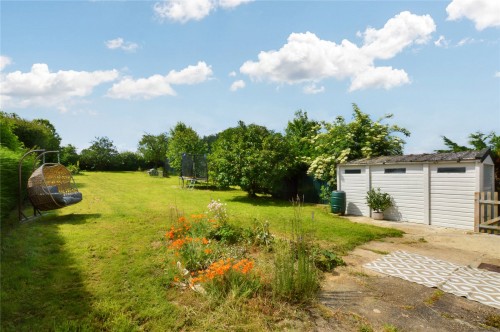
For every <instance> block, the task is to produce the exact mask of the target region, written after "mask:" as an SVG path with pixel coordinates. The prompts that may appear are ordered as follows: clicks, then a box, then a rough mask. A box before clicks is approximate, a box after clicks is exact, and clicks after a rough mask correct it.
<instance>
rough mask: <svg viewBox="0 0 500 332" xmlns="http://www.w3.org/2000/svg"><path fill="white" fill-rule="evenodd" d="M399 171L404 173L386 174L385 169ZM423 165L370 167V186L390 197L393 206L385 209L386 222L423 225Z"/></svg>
mask: <svg viewBox="0 0 500 332" xmlns="http://www.w3.org/2000/svg"><path fill="white" fill-rule="evenodd" d="M395 168H397V169H400V170H403V169H404V171H405V173H386V169H389V170H390V169H395ZM423 174H424V172H423V165H422V164H420V165H418V164H417V165H404V164H399V165H397V166H386V165H376V166H372V167H371V179H372V181H371V186H372V188H380V189H381V190H382V191H383V192H386V193H389V194H390V195H391V196H392V199H393V203H394V206H393V207H391V208H389V209H387V210H386V211H385V213H384V218H385V219H387V220H397V221H412V222H415V223H425V216H424V205H425V204H424V195H425V193H424V177H423Z"/></svg>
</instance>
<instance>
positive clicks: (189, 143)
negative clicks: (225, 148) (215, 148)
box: [167, 122, 207, 171]
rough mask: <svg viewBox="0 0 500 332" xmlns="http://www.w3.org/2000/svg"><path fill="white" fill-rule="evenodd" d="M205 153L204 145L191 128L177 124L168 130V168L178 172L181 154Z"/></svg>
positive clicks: (180, 123)
mask: <svg viewBox="0 0 500 332" xmlns="http://www.w3.org/2000/svg"><path fill="white" fill-rule="evenodd" d="M206 152H207V147H206V144H205V143H204V142H203V141H202V140H201V138H200V136H198V134H197V133H196V131H195V130H194V129H193V128H191V127H188V126H186V125H185V124H184V123H182V122H178V123H177V124H176V125H175V127H174V128H172V129H170V141H169V143H168V149H167V157H168V160H169V162H170V167H172V168H174V169H176V170H178V171H180V169H181V164H182V154H183V153H187V154H201V155H202V154H205V153H206Z"/></svg>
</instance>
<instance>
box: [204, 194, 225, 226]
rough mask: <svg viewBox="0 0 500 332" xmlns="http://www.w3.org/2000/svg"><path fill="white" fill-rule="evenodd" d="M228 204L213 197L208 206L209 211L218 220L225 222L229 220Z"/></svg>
mask: <svg viewBox="0 0 500 332" xmlns="http://www.w3.org/2000/svg"><path fill="white" fill-rule="evenodd" d="M226 205H227V204H225V203H222V202H221V201H220V199H218V200H215V199H212V200H211V201H210V203H208V206H207V208H208V212H209V214H210V215H211V216H212V217H213V218H215V219H216V220H217V221H218V222H220V223H225V222H227V220H228V216H227V210H226Z"/></svg>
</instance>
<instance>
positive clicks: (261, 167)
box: [209, 121, 293, 196]
mask: <svg viewBox="0 0 500 332" xmlns="http://www.w3.org/2000/svg"><path fill="white" fill-rule="evenodd" d="M289 150H290V145H289V144H287V142H286V141H285V139H284V138H283V136H282V135H281V134H278V133H275V132H273V131H270V130H268V129H267V128H266V127H263V126H258V125H255V124H250V125H246V124H245V123H244V122H242V121H240V122H239V123H238V126H237V127H234V128H229V129H226V130H224V131H223V132H221V133H220V134H219V135H218V138H217V140H216V141H215V143H214V145H213V151H212V153H211V154H210V156H209V165H210V174H211V178H212V179H213V180H214V181H215V183H216V184H217V185H218V186H219V187H228V186H231V185H237V186H240V187H241V188H242V189H243V190H244V191H246V192H248V194H249V195H251V196H255V195H256V194H257V193H270V192H271V190H272V189H273V186H274V184H275V183H276V182H277V181H278V180H280V179H282V178H283V176H284V174H286V172H287V171H288V167H289V166H290V165H291V163H292V162H293V160H291V155H290V153H289Z"/></svg>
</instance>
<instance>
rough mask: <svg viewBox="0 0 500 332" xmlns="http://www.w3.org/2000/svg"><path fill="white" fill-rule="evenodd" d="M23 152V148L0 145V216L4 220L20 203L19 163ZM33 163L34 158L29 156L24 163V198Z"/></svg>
mask: <svg viewBox="0 0 500 332" xmlns="http://www.w3.org/2000/svg"><path fill="white" fill-rule="evenodd" d="M23 154H24V153H23V151H22V150H20V151H12V150H9V149H7V148H5V147H3V146H1V147H0V181H1V184H2V185H1V186H0V213H1V215H0V216H1V219H2V220H3V219H4V217H6V216H7V215H9V214H10V212H12V210H14V209H15V208H16V206H17V203H18V191H19V180H18V179H19V176H18V167H19V166H18V165H19V160H21V157H22V156H23ZM32 163H33V159H31V158H27V159H25V161H24V163H23V165H22V178H23V185H22V186H21V188H22V190H23V193H22V197H23V198H24V197H25V195H26V193H25V188H26V183H27V182H28V178H29V176H30V174H31V170H32V166H33V164H32Z"/></svg>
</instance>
